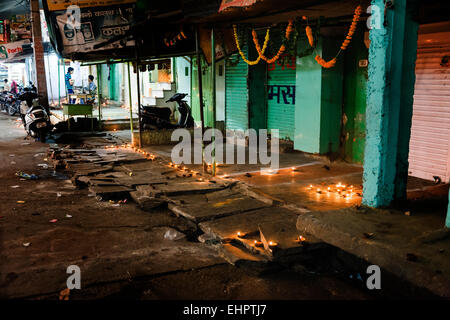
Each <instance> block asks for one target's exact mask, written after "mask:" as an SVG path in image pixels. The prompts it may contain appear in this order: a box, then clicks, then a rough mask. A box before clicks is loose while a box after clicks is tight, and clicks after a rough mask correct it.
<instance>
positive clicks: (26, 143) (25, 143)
mask: <svg viewBox="0 0 450 320" xmlns="http://www.w3.org/2000/svg"><path fill="white" fill-rule="evenodd" d="M29 144H30V143H29V142H23V143H22V145H23V146H26V145H29Z"/></svg>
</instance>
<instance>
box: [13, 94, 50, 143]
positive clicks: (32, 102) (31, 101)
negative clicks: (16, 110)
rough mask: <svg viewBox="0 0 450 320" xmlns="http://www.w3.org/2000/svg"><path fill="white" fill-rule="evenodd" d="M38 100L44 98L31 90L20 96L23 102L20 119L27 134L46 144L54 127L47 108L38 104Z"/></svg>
mask: <svg viewBox="0 0 450 320" xmlns="http://www.w3.org/2000/svg"><path fill="white" fill-rule="evenodd" d="M27 89H28V88H27ZM38 98H42V96H40V95H38V94H37V93H36V92H33V91H31V90H29V89H28V90H26V91H25V92H24V93H22V94H21V95H20V96H19V100H20V101H21V105H20V117H21V118H22V122H23V125H24V128H25V131H26V132H27V134H28V135H29V136H31V137H33V138H37V139H39V141H41V142H45V140H46V138H47V134H48V133H49V132H50V131H51V130H52V127H53V126H52V124H51V122H50V117H49V115H48V114H47V111H46V110H45V108H44V107H43V106H41V105H39V104H38V103H39V102H38Z"/></svg>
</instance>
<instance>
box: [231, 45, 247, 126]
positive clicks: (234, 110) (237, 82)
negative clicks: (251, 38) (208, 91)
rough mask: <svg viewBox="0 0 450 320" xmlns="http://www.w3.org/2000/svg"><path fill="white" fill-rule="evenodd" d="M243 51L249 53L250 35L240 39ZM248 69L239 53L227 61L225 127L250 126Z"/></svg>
mask: <svg viewBox="0 0 450 320" xmlns="http://www.w3.org/2000/svg"><path fill="white" fill-rule="evenodd" d="M240 42H241V48H242V51H243V52H244V53H245V54H246V55H247V54H248V47H247V43H248V37H245V38H244V39H240ZM248 69H249V65H247V63H245V62H244V61H243V60H242V58H241V56H240V55H239V53H236V54H233V55H231V56H230V57H227V58H226V62H225V128H226V129H229V130H240V131H243V130H247V129H248V128H249V111H248V105H249V92H248Z"/></svg>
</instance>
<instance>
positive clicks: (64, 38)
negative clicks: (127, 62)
mask: <svg viewBox="0 0 450 320" xmlns="http://www.w3.org/2000/svg"><path fill="white" fill-rule="evenodd" d="M135 2H136V1H135V0H133V1H132V0H104V1H100V0H99V1H92V0H80V1H71V2H70V3H67V2H66V1H63V0H47V3H46V4H47V8H46V10H45V11H46V14H47V21H48V22H49V28H50V25H51V27H52V29H53V30H52V32H51V33H50V34H51V35H52V36H54V37H55V40H56V41H55V42H56V43H57V44H58V51H60V52H61V53H62V55H63V56H66V55H70V54H72V53H75V52H77V53H83V52H91V51H97V50H108V49H120V48H123V47H125V46H132V45H133V44H134V43H133V42H131V41H128V42H127V43H124V42H115V43H112V44H109V45H107V46H105V47H102V48H101V49H97V50H96V49H94V45H98V44H101V43H104V42H105V41H107V40H110V39H111V38H112V37H115V36H120V35H124V34H125V33H126V32H127V31H128V30H129V29H130V26H131V24H132V22H133V16H134V10H135Z"/></svg>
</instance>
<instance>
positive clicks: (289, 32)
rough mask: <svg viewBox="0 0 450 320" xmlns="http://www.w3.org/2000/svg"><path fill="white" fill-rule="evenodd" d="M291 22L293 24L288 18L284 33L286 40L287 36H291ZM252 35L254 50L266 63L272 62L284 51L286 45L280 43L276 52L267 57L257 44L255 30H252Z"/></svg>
mask: <svg viewBox="0 0 450 320" xmlns="http://www.w3.org/2000/svg"><path fill="white" fill-rule="evenodd" d="M293 24H294V22H293V20H289V24H288V26H287V28H286V34H285V37H286V39H287V40H289V37H290V36H291V33H292V31H293V30H294V28H293ZM252 35H253V43H254V44H255V47H256V50H257V51H258V54H259V56H260V57H261V59H263V60H264V61H266V62H267V63H268V64H271V63H274V62H275V61H277V60H278V59H279V58H280V56H281V55H282V54H283V53H284V51H286V46H285V45H284V44H282V45H281V47H280V49H279V50H278V53H277V54H276V55H275V56H274V57H272V58H271V59H268V58H267V57H266V56H265V55H264V51H262V50H261V46H260V45H259V42H258V37H257V34H256V31H255V30H252Z"/></svg>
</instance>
